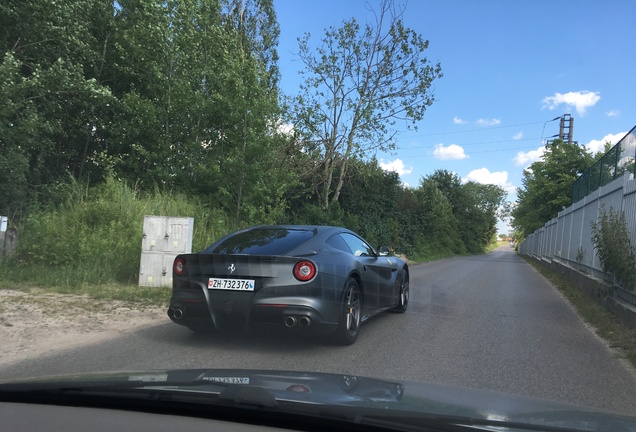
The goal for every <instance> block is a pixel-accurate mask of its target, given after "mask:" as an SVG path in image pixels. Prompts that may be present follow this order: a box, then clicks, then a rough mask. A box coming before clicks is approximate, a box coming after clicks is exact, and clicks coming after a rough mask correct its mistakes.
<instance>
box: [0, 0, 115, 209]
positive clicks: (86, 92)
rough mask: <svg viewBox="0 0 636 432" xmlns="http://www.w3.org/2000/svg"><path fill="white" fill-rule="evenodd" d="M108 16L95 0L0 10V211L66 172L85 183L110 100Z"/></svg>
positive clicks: (108, 8) (20, 4) (11, 0)
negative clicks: (105, 78) (0, 177)
mask: <svg viewBox="0 0 636 432" xmlns="http://www.w3.org/2000/svg"><path fill="white" fill-rule="evenodd" d="M112 15H113V5H112V3H111V4H110V5H109V4H108V3H107V2H95V1H93V0H69V1H65V2H56V1H54V0H42V1H27V2H25V1H17V0H8V1H6V2H3V3H2V4H1V5H0V44H1V46H0V55H1V56H2V58H1V60H0V61H1V62H2V63H1V66H0V72H1V75H0V94H1V96H2V101H3V107H2V108H0V150H2V151H1V152H0V153H2V154H3V156H2V157H1V160H0V164H1V165H5V166H7V167H8V166H11V168H10V174H7V175H8V176H9V177H11V179H10V180H9V181H8V182H6V183H5V182H4V181H3V182H1V183H0V189H2V191H0V195H1V196H2V197H3V199H2V203H0V206H2V207H5V206H14V207H15V205H16V204H15V203H16V202H21V203H23V204H22V205H25V204H24V201H25V200H26V201H29V200H33V199H36V198H37V197H38V195H40V196H43V195H45V192H46V189H47V188H48V187H49V185H51V184H54V183H56V182H58V181H63V180H64V179H66V178H67V177H68V175H69V174H70V175H72V176H75V177H78V178H86V179H88V178H91V174H92V171H93V168H95V167H94V166H91V165H89V164H87V154H88V153H89V152H90V149H91V148H92V147H94V146H99V145H100V143H101V136H100V117H101V114H102V113H103V112H105V111H108V109H109V108H108V107H109V104H110V103H112V101H113V98H112V95H111V93H110V90H109V88H108V87H107V86H105V85H103V83H102V80H101V78H102V75H101V72H102V70H103V66H104V56H103V52H104V51H105V49H104V47H105V45H106V44H107V40H108V35H109V33H110V20H111V17H112ZM5 173H6V171H5ZM26 179H28V182H26ZM5 188H6V189H5ZM3 211H7V209H6V208H4V209H3Z"/></svg>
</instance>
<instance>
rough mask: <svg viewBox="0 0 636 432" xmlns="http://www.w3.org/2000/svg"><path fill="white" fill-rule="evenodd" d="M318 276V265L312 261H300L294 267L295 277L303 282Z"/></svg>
mask: <svg viewBox="0 0 636 432" xmlns="http://www.w3.org/2000/svg"><path fill="white" fill-rule="evenodd" d="M314 276H316V265H315V264H314V263H312V262H311V261H299V262H297V263H296V265H295V266H294V277H295V278H296V279H298V280H299V281H301V282H307V281H308V280H311V279H313V277H314Z"/></svg>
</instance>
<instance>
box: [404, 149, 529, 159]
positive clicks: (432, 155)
mask: <svg viewBox="0 0 636 432" xmlns="http://www.w3.org/2000/svg"><path fill="white" fill-rule="evenodd" d="M539 147H541V146H539ZM530 149H533V150H536V149H537V147H536V146H532V147H515V148H507V149H497V150H481V151H474V152H470V154H480V153H503V152H506V151H515V150H530ZM429 150H434V149H429ZM421 157H436V155H434V154H433V153H427V154H420V155H415V156H409V159H411V158H421Z"/></svg>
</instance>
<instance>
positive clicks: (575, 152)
mask: <svg viewBox="0 0 636 432" xmlns="http://www.w3.org/2000/svg"><path fill="white" fill-rule="evenodd" d="M593 162H594V158H593V156H592V155H591V154H590V153H589V152H588V151H587V150H586V149H585V148H584V147H582V146H579V145H578V144H576V143H574V144H568V143H567V142H564V141H561V140H555V141H552V143H551V144H550V145H548V146H547V147H546V151H545V153H544V154H543V156H542V157H541V160H539V161H537V162H534V163H533V164H532V165H530V167H529V168H527V169H525V170H524V171H523V178H522V180H521V184H522V186H521V188H519V189H517V205H516V207H515V208H514V210H513V211H512V217H513V221H512V225H513V227H514V228H515V230H516V231H518V232H520V233H521V234H522V235H523V236H524V237H526V236H528V235H529V234H531V233H532V232H534V231H535V230H536V229H538V228H540V227H542V226H543V225H544V224H545V223H546V222H547V221H549V220H550V219H552V218H554V217H556V216H557V214H558V212H559V211H561V210H562V209H563V208H565V207H568V206H569V205H570V204H572V185H573V184H574V181H575V180H576V178H577V177H578V176H579V175H580V174H581V173H583V172H584V171H585V170H586V169H588V168H589V167H590V166H592V164H593Z"/></svg>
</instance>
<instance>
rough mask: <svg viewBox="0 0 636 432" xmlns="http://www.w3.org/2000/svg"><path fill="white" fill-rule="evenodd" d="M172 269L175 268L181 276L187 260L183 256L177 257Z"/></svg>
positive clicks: (176, 272) (175, 272)
mask: <svg viewBox="0 0 636 432" xmlns="http://www.w3.org/2000/svg"><path fill="white" fill-rule="evenodd" d="M172 269H173V270H174V274H176V275H177V276H181V275H182V274H183V272H184V271H185V260H184V259H183V258H179V257H177V258H176V259H175V260H174V265H173V266H172Z"/></svg>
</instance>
